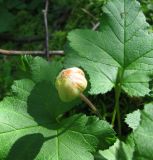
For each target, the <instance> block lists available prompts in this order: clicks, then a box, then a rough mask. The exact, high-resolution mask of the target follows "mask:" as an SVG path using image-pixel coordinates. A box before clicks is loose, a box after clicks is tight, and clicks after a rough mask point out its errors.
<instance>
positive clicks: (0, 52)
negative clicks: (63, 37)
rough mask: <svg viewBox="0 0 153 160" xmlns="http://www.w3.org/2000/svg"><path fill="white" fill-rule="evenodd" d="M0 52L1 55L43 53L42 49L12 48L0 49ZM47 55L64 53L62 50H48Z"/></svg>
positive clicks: (61, 54)
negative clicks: (15, 49) (18, 49)
mask: <svg viewBox="0 0 153 160" xmlns="http://www.w3.org/2000/svg"><path fill="white" fill-rule="evenodd" d="M0 54H3V55H10V56H11V55H44V51H14V50H4V49H0ZM48 54H49V55H60V56H63V55H64V51H62V50H59V51H48Z"/></svg>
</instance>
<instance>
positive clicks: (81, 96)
mask: <svg viewBox="0 0 153 160" xmlns="http://www.w3.org/2000/svg"><path fill="white" fill-rule="evenodd" d="M80 98H81V100H83V101H84V102H85V103H86V104H87V105H88V106H89V107H90V109H91V110H92V111H93V112H94V113H95V114H96V115H97V116H98V117H99V118H100V119H102V116H101V114H100V113H99V111H98V109H97V108H96V107H95V106H94V105H93V104H92V102H91V101H90V100H89V99H88V98H87V97H86V96H85V95H84V94H82V93H81V94H80Z"/></svg>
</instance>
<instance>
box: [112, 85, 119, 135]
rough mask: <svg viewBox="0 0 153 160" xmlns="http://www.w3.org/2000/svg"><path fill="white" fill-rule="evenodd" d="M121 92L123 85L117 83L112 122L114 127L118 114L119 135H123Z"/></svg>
mask: <svg viewBox="0 0 153 160" xmlns="http://www.w3.org/2000/svg"><path fill="white" fill-rule="evenodd" d="M120 94H121V87H120V85H117V86H116V88H115V107H114V112H113V117H112V123H111V124H112V126H113V127H114V122H115V118H116V114H117V122H118V132H119V135H121V117H120V106H119V99H120Z"/></svg>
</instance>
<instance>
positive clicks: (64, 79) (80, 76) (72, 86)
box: [55, 67, 87, 102]
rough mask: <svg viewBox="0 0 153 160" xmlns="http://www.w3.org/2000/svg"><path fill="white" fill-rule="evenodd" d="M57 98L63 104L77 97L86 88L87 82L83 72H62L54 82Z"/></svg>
mask: <svg viewBox="0 0 153 160" xmlns="http://www.w3.org/2000/svg"><path fill="white" fill-rule="evenodd" d="M55 85H56V88H57V90H58V94H59V97H60V98H61V100H62V101H64V102H69V101H72V100H74V99H75V98H77V97H79V96H80V94H81V93H82V92H83V91H84V90H85V89H86V87H87V80H86V78H85V74H84V72H83V71H82V70H81V69H79V68H77V67H73V68H68V69H64V70H62V71H61V72H60V73H59V75H58V76H57V78H56V82H55Z"/></svg>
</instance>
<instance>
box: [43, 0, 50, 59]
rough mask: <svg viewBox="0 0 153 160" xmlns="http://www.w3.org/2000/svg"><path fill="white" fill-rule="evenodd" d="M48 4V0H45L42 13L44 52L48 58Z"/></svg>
mask: <svg viewBox="0 0 153 160" xmlns="http://www.w3.org/2000/svg"><path fill="white" fill-rule="evenodd" d="M48 6H49V0H46V1H45V10H43V13H44V24H45V54H46V58H47V59H48V58H49V52H48V51H49V32H48Z"/></svg>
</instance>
